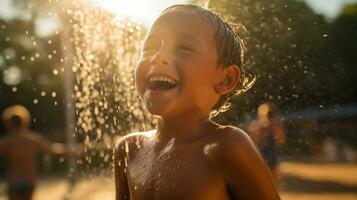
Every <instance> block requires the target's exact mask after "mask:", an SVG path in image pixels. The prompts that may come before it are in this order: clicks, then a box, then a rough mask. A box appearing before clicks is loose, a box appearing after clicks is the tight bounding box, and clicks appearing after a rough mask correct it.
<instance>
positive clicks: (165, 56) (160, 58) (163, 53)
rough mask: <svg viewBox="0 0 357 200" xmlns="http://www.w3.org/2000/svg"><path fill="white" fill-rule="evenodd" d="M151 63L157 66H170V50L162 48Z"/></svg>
mask: <svg viewBox="0 0 357 200" xmlns="http://www.w3.org/2000/svg"><path fill="white" fill-rule="evenodd" d="M151 63H152V64H156V65H168V64H169V63H170V55H169V53H168V50H167V49H165V48H164V47H163V46H162V47H161V48H160V49H159V50H158V51H157V52H156V53H155V54H154V55H153V57H152V58H151Z"/></svg>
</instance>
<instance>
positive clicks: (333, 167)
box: [0, 162, 357, 200]
mask: <svg viewBox="0 0 357 200" xmlns="http://www.w3.org/2000/svg"><path fill="white" fill-rule="evenodd" d="M281 172H282V182H281V185H280V188H281V197H282V199H283V200H336V199H338V200H356V199H357V164H326V163H320V164H316V163H301V162H283V163H282V164H281ZM70 188H71V189H72V190H71V191H69V189H70ZM5 191H6V187H5V184H0V200H6V197H5ZM48 199H52V200H65V199H68V200H83V199H85V200H98V199H100V200H113V199H114V183H113V179H112V177H102V178H92V179H90V180H83V181H80V182H77V183H76V184H75V185H74V186H73V187H70V186H69V184H68V181H67V180H66V179H60V178H46V179H43V180H41V181H40V182H39V185H38V187H37V190H36V194H35V200H48Z"/></svg>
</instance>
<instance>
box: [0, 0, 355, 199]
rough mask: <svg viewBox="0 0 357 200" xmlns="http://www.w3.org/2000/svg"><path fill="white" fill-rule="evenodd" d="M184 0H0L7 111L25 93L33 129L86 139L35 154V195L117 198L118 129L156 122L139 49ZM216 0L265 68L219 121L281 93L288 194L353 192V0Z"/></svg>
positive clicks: (1, 100)
mask: <svg viewBox="0 0 357 200" xmlns="http://www.w3.org/2000/svg"><path fill="white" fill-rule="evenodd" d="M178 2H181V3H183V2H186V1H170V0H167V1H164V0H162V1H159V0H152V1H128V0H102V1H91V0H87V1H85V0H81V1H80V0H77V1H74V0H73V1H70V0H2V1H1V2H0V111H1V112H2V111H3V110H4V109H5V108H6V107H8V106H11V105H14V104H21V105H24V106H25V107H27V108H28V109H29V110H30V112H31V114H32V125H31V128H32V129H33V130H36V131H38V132H39V133H41V134H43V136H44V137H46V138H47V139H49V140H51V141H53V142H62V143H65V144H67V145H68V146H74V145H78V146H84V147H85V148H86V153H85V155H84V156H83V157H81V158H79V159H78V160H75V161H74V162H73V161H70V160H66V159H63V158H54V157H49V156H41V158H39V162H40V163H41V165H40V166H41V169H40V171H41V174H42V176H41V177H42V179H41V181H40V184H39V188H38V191H37V192H36V195H37V199H48V198H49V197H51V199H56V198H58V199H62V198H70V199H84V198H86V199H113V193H114V185H113V180H112V170H111V167H112V163H111V158H112V155H111V148H112V146H113V144H114V143H115V140H116V139H117V138H119V137H120V136H122V135H125V134H127V133H130V132H133V131H142V130H149V129H150V128H152V127H153V126H154V122H153V121H152V120H151V118H150V116H149V115H148V114H147V113H146V112H145V111H144V110H143V108H142V106H141V105H140V102H139V100H138V97H137V94H136V93H135V88H134V85H133V76H132V73H133V69H134V67H135V61H136V59H137V56H138V55H137V52H138V50H139V49H140V45H141V41H142V39H143V37H144V35H145V31H146V30H147V28H148V26H149V24H150V22H151V21H152V19H153V18H154V17H155V15H157V14H158V13H159V11H160V10H162V9H164V8H165V7H167V6H169V5H171V4H173V3H178ZM191 2H193V3H197V4H201V5H203V4H204V2H201V1H191ZM210 7H212V8H214V9H215V10H217V11H218V12H219V13H220V14H221V15H223V16H225V17H228V18H230V19H231V20H233V21H235V22H239V23H242V24H243V25H244V27H243V26H241V27H240V29H239V34H240V36H241V37H242V38H243V39H244V41H245V43H246V47H247V52H246V56H245V63H244V66H245V67H246V69H247V70H248V71H249V72H251V73H252V74H254V75H255V76H256V78H257V81H256V83H255V85H254V86H253V88H252V89H250V90H249V91H248V92H246V93H244V94H242V95H241V96H239V97H238V98H235V99H233V101H232V108H231V109H230V110H228V111H227V112H225V113H222V114H220V115H219V116H218V117H216V118H215V121H218V122H221V123H225V124H232V125H235V126H239V127H241V128H243V129H244V130H247V126H248V124H249V122H250V121H252V120H254V119H255V117H256V112H257V107H258V106H259V105H260V104H262V103H265V102H273V103H275V104H276V105H277V106H278V107H279V109H280V116H281V118H282V120H283V122H284V127H285V130H286V133H287V144H286V145H284V146H283V147H282V148H281V153H282V164H281V171H282V175H283V180H282V186H281V193H282V197H283V199H287V200H290V199H337V198H339V199H341V200H342V199H345V200H347V199H356V198H357V164H356V162H357V153H356V147H357V135H356V130H357V102H356V101H357V98H356V95H357V91H356V86H355V82H356V80H357V79H356V76H357V1H354V0H345V1H343V0H334V1H322V0H305V1H303V0H270V1H264V0H234V1H233V0H231V1H229V0H212V1H211V2H210ZM4 134H5V129H4V126H3V124H1V126H0V136H3V135H4ZM4 172H5V166H4V163H3V162H2V161H1V160H0V175H1V177H3V176H4ZM0 180H4V179H3V178H2V179H0ZM5 187H6V186H5V185H4V184H1V186H0V199H2V198H5V197H4V195H5V191H6V188H5ZM65 193H68V195H65Z"/></svg>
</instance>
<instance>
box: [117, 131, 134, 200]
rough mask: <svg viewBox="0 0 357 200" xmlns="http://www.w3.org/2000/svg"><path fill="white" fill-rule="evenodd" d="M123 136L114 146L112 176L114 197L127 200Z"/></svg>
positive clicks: (128, 197)
mask: <svg viewBox="0 0 357 200" xmlns="http://www.w3.org/2000/svg"><path fill="white" fill-rule="evenodd" d="M126 142H127V141H126V140H125V138H121V140H120V141H119V142H118V143H117V145H116V146H115V148H114V152H113V154H114V159H113V160H114V161H113V162H114V176H115V196H116V197H115V199H116V200H129V199H130V193H129V186H128V181H127V178H126V170H127V162H128V160H127V159H128V158H127V154H126V152H125V143H126Z"/></svg>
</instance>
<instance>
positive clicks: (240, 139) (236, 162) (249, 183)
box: [216, 128, 280, 200]
mask: <svg viewBox="0 0 357 200" xmlns="http://www.w3.org/2000/svg"><path fill="white" fill-rule="evenodd" d="M216 155H218V158H217V161H219V162H218V165H219V168H220V171H221V173H222V175H223V178H224V180H225V182H226V184H227V188H228V191H229V193H230V195H231V196H232V197H233V198H234V199H242V200H251V199H264V200H278V199H280V197H279V194H278V192H277V190H276V188H275V185H274V182H273V179H272V176H271V174H270V172H269V169H268V167H267V166H266V165H265V163H264V161H263V160H262V158H261V157H260V155H259V153H258V152H257V150H256V149H255V148H254V145H253V144H252V142H251V141H250V139H249V137H248V136H247V135H246V133H244V132H243V131H241V130H239V129H236V128H231V130H229V133H227V137H225V138H224V141H222V145H219V147H218V152H217V154H216Z"/></svg>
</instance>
